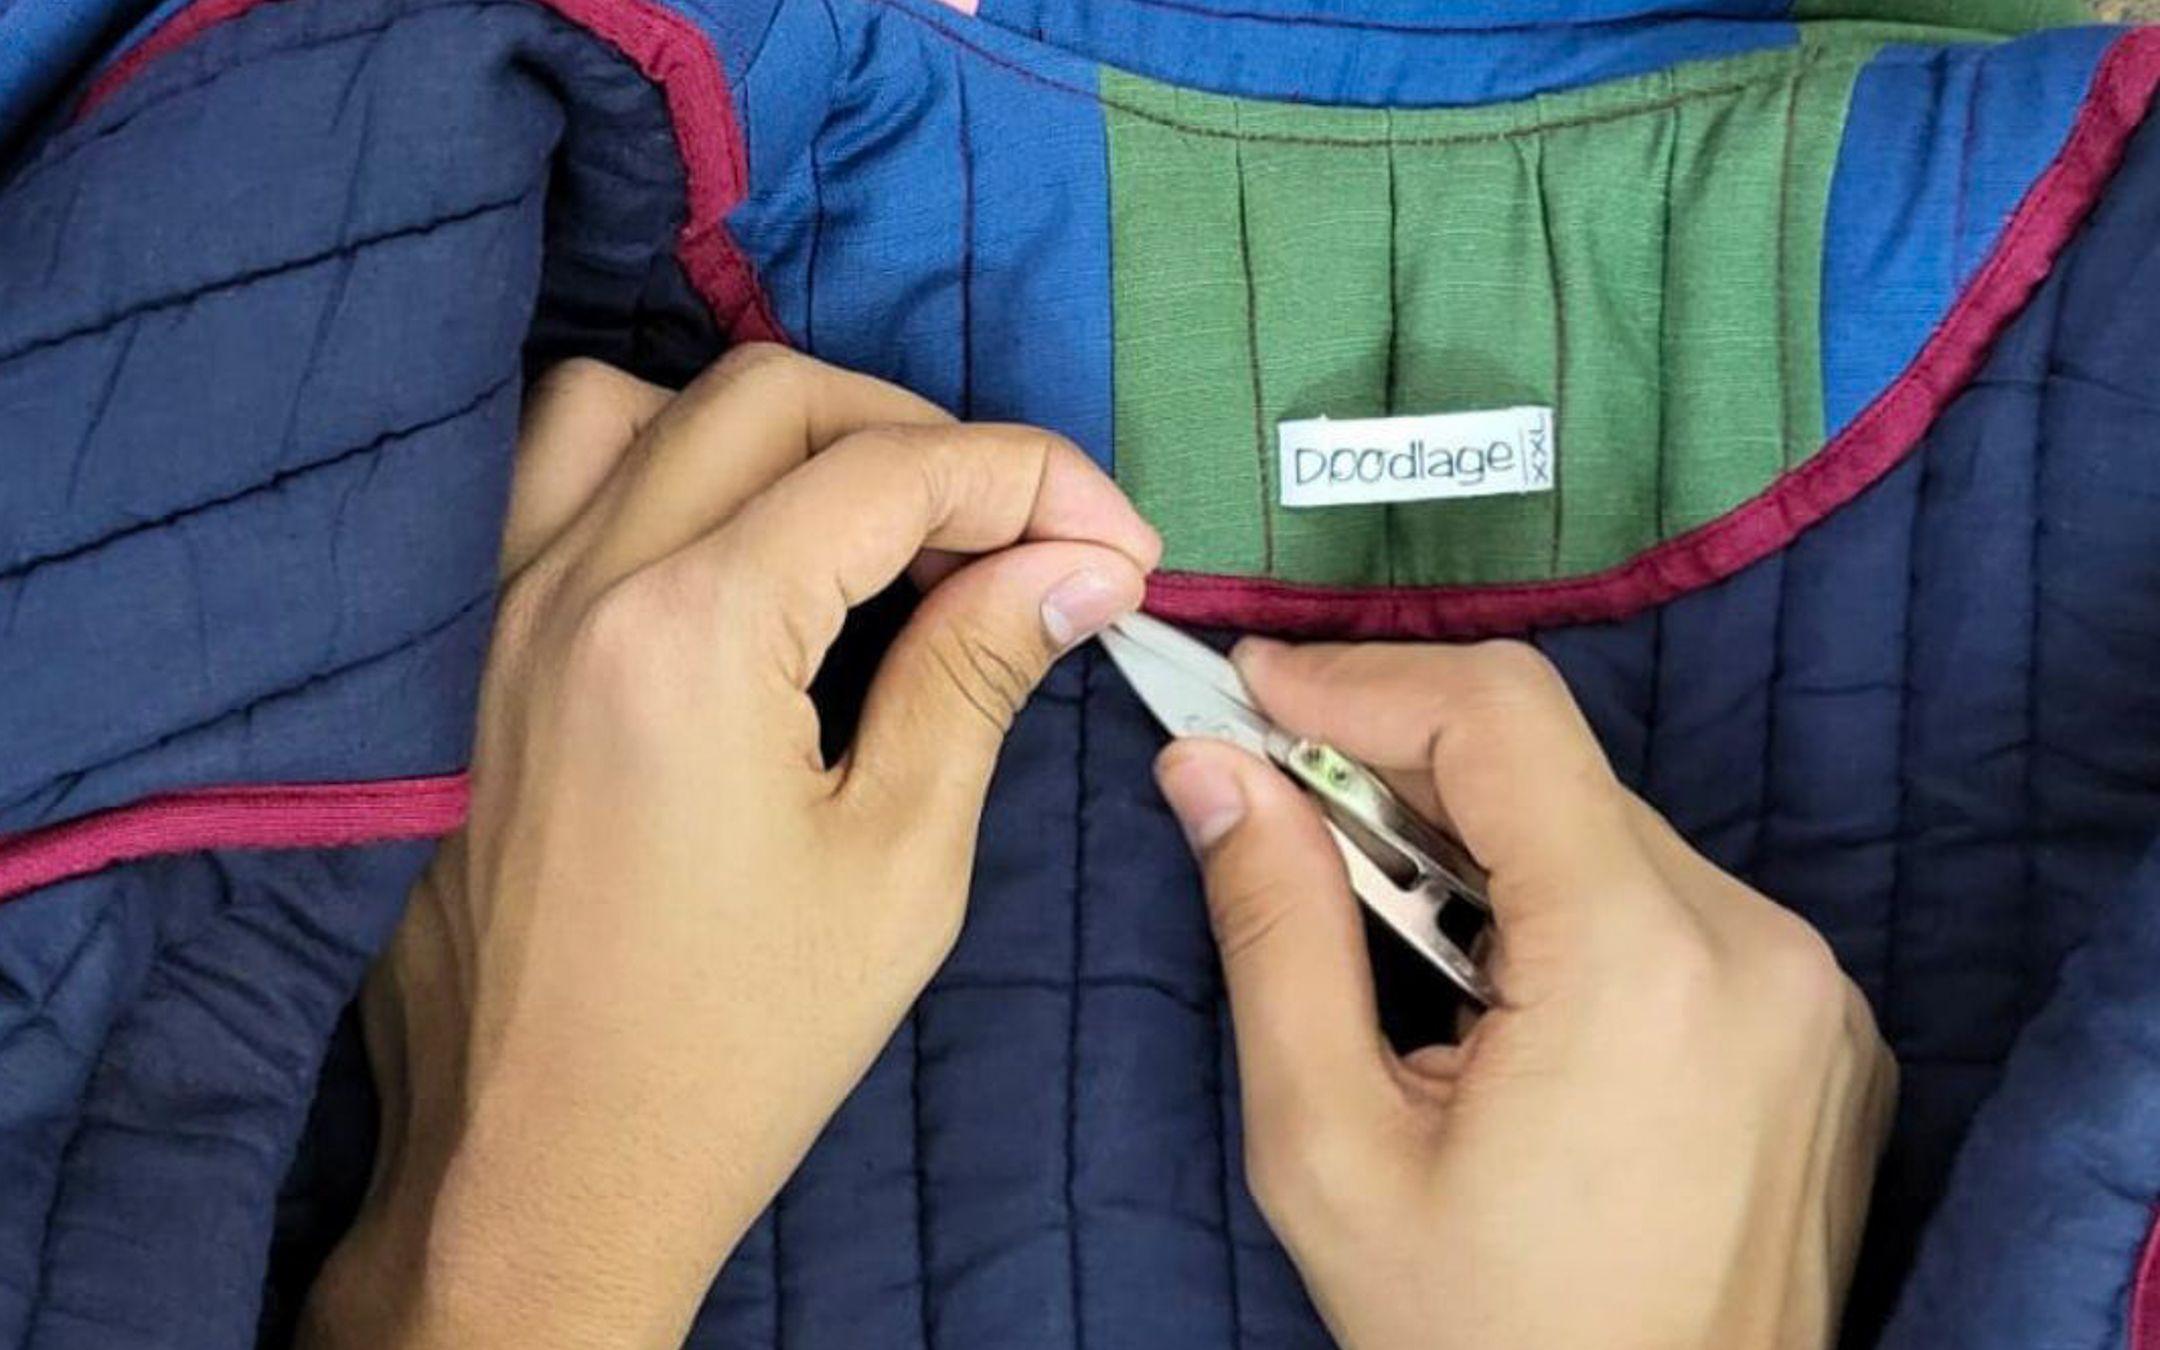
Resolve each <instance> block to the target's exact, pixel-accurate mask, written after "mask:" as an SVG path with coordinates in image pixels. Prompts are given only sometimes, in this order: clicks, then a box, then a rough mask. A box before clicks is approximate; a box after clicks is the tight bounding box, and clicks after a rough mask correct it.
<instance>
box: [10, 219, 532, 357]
mask: <svg viewBox="0 0 2160 1350" xmlns="http://www.w3.org/2000/svg"><path fill="white" fill-rule="evenodd" d="M539 187H540V185H539V184H538V183H537V182H535V183H528V184H526V185H525V186H524V187H523V188H521V189H520V190H519V191H518V192H516V193H515V194H513V195H511V196H508V197H501V198H497V199H494V200H491V201H485V202H481V203H479V204H478V205H476V206H471V207H467V208H465V209H464V210H461V211H453V212H450V213H448V214H446V215H440V216H434V217H431V218H430V219H428V220H425V221H419V222H416V223H412V224H407V225H399V226H395V227H393V228H391V229H387V230H382V231H379V232H377V233H374V234H369V235H364V236H362V237H360V238H358V239H355V240H353V241H351V242H349V243H342V244H336V245H333V246H332V247H330V248H326V249H322V250H319V251H317V252H314V253H309V254H304V255H302V256H300V257H297V258H288V259H285V260H284V261H282V262H278V263H273V264H266V265H264V266H262V267H255V268H250V269H248V270H247V271H245V272H240V273H237V274H235V275H232V276H229V277H222V278H220V279H218V280H216V281H211V282H205V283H203V284H202V285H200V286H194V287H190V288H189V289H187V290H185V291H179V292H175V293H172V294H168V295H162V296H158V297H156V298H154V299H150V300H145V301H142V302H140V303H137V304H134V305H130V306H129V307H128V308H126V309H124V310H122V311H120V312H119V313H118V314H114V315H110V316H107V317H105V318H102V319H99V320H97V321H95V322H93V323H89V324H85V325H83V326H81V327H78V328H72V329H68V330H66V331H63V332H59V333H50V334H47V335H45V336H43V337H37V338H32V339H31V340H30V341H28V342H25V343H22V344H20V345H18V346H16V347H13V348H11V349H9V350H7V351H0V362H8V361H13V360H16V359H18V358H20V357H24V356H28V355H30V354H32V353H33V352H40V351H45V350H48V349H50V348H53V347H58V346H63V345H65V344H67V343H70V342H76V341H80V340H81V339H83V338H86V337H94V336H96V335H98V334H100V333H107V332H110V331H112V330H113V329H114V328H116V327H118V326H119V325H120V324H122V323H125V322H127V321H129V320H131V319H139V318H142V317H143V316H144V315H146V314H154V313H158V312H160V311H163V310H168V309H177V308H179V307H180V306H182V305H188V304H192V303H194V302H195V301H198V300H201V299H203V298H204V297H205V296H211V295H217V294H219V293H221V292H224V291H230V290H237V289H239V288H241V287H243V286H249V285H253V284H254V283H256V282H259V281H264V280H267V279H269V278H271V277H274V276H279V275H281V274H283V273H286V272H293V271H297V270H299V269H301V268H303V267H310V266H313V265H315V264H318V263H324V262H329V261H331V260H333V259H336V258H340V257H343V256H345V255H347V254H350V253H353V252H356V251H358V250H361V249H367V248H374V247H376V246H378V245H381V244H386V243H390V242H392V241H395V240H398V239H409V238H415V237H418V236H421V235H427V234H432V233H434V232H435V231H437V230H441V229H447V228H449V227H452V226H456V225H463V224H468V223H470V222H472V221H475V220H479V219H483V218H485V217H487V216H490V215H496V214H500V213H501V212H504V211H508V210H511V209H513V208H515V207H517V206H520V205H522V204H523V203H525V202H527V201H530V200H531V199H532V197H533V195H534V194H535V193H536V192H537V191H538V190H539Z"/></svg>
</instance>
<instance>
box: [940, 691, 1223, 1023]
mask: <svg viewBox="0 0 2160 1350" xmlns="http://www.w3.org/2000/svg"><path fill="white" fill-rule="evenodd" d="M1069 702H1070V701H1069V700H1068V703H1069ZM1076 983H1077V985H1078V987H1080V988H1082V989H1124V990H1132V991H1139V992H1144V993H1150V994H1159V995H1161V996H1162V997H1163V998H1164V999H1166V1000H1168V1001H1169V1002H1171V1003H1175V1004H1177V1005H1178V1006H1179V1007H1181V1008H1183V1009H1185V1010H1186V1011H1188V1012H1192V1013H1197V1014H1199V1015H1201V1016H1206V1015H1208V1014H1209V1013H1211V1012H1212V1011H1213V1005H1212V1004H1210V1003H1209V1002H1208V1000H1207V998H1206V996H1205V995H1200V994H1194V993H1190V992H1188V991H1186V990H1182V989H1179V988H1178V987H1177V986H1176V985H1174V984H1172V983H1170V982H1169V981H1168V980H1164V979H1158V978H1157V977H1155V976H1153V975H1135V974H1100V975H1086V976H1082V977H1081V978H1080V979H1079V980H1078V981H1076ZM1073 987H1074V985H1073V984H1071V983H1067V982H1065V981H1062V980H1052V979H1046V978H1042V977H1038V976H1031V975H973V976H970V975H961V976H957V977H955V978H952V979H943V978H941V979H939V980H938V983H937V988H938V992H939V993H941V994H953V993H970V994H988V993H1002V992H1011V991H1024V992H1032V991H1040V992H1042V993H1046V994H1059V995H1063V994H1065V993H1067V992H1068V991H1070V990H1071V989H1072V988H1073Z"/></svg>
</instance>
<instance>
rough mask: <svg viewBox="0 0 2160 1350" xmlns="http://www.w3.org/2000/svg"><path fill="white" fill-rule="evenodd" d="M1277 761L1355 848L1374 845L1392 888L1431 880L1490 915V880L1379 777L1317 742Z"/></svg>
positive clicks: (1295, 746)
mask: <svg viewBox="0 0 2160 1350" xmlns="http://www.w3.org/2000/svg"><path fill="white" fill-rule="evenodd" d="M1282 760H1283V767H1284V768H1285V769H1287V770H1288V771H1289V772H1290V775H1291V777H1293V778H1295V779H1297V780H1298V782H1299V783H1301V784H1303V785H1304V787H1305V789H1306V791H1308V792H1310V793H1312V794H1313V795H1314V796H1315V797H1317V798H1319V799H1320V803H1321V806H1322V807H1323V808H1324V809H1325V810H1326V812H1327V815H1328V818H1329V819H1330V820H1333V821H1334V822H1335V823H1336V824H1337V825H1340V826H1341V827H1342V828H1343V829H1344V831H1346V832H1347V833H1348V834H1349V835H1350V836H1351V837H1352V838H1353V839H1355V840H1357V842H1358V843H1359V844H1360V845H1370V844H1377V845H1379V846H1380V851H1378V852H1375V851H1374V850H1373V849H1371V848H1369V847H1368V848H1367V852H1368V853H1370V854H1373V862H1374V863H1375V864H1376V865H1378V866H1379V868H1380V869H1381V870H1382V871H1383V872H1386V873H1387V874H1388V876H1389V878H1390V879H1391V880H1393V881H1394V882H1395V883H1396V884H1397V885H1400V886H1402V887H1404V888H1406V889H1409V888H1414V887H1416V886H1417V885H1418V884H1419V883H1421V882H1425V883H1434V882H1437V883H1439V884H1440V885H1442V886H1444V887H1446V888H1447V891H1448V893H1449V894H1450V895H1453V896H1456V897H1459V898H1461V899H1464V900H1468V901H1470V902H1471V903H1472V904H1474V905H1476V906H1477V907H1478V908H1479V909H1482V910H1484V911H1486V912H1487V913H1491V912H1492V901H1491V899H1490V898H1489V897H1488V888H1489V887H1490V885H1491V879H1490V878H1489V877H1488V876H1487V875H1486V872H1485V869H1484V868H1482V867H1480V866H1478V862H1477V859H1475V858H1473V857H1471V856H1470V850H1468V849H1467V848H1464V847H1463V846H1462V844H1461V843H1460V842H1458V841H1457V840H1456V839H1455V838H1454V837H1453V836H1452V835H1450V834H1448V833H1447V832H1446V831H1445V830H1443V829H1441V828H1440V827H1438V826H1437V825H1434V824H1432V823H1431V822H1430V821H1428V820H1426V819H1425V818H1424V817H1423V816H1421V815H1419V814H1418V813H1417V812H1415V811H1413V810H1411V809H1410V804H1409V803H1408V802H1405V801H1404V800H1403V799H1402V798H1401V797H1399V796H1397V795H1396V794H1395V790H1394V789H1393V788H1391V787H1389V786H1388V785H1387V783H1386V782H1385V781H1383V780H1382V779H1381V777H1380V775H1378V774H1376V773H1374V772H1373V771H1372V770H1371V769H1368V768H1366V767H1365V766H1364V765H1363V764H1360V763H1358V762H1357V761H1356V760H1354V759H1352V758H1350V757H1349V756H1348V755H1346V754H1344V753H1342V752H1341V751H1340V750H1337V749H1336V748H1335V747H1333V746H1331V745H1327V744H1325V743H1323V742H1320V741H1309V740H1301V741H1292V742H1291V743H1290V744H1289V745H1288V746H1286V747H1284V749H1283V753H1282ZM1387 854H1393V855H1394V856H1393V857H1392V858H1391V857H1388V856H1386V855H1387Z"/></svg>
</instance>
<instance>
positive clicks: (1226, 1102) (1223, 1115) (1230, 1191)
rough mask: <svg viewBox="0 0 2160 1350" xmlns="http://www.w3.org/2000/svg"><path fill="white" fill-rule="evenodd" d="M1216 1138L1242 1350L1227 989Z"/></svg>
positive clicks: (1220, 1006)
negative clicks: (1231, 1154)
mask: <svg viewBox="0 0 2160 1350" xmlns="http://www.w3.org/2000/svg"><path fill="white" fill-rule="evenodd" d="M1212 1020H1213V1021H1214V1023H1215V1139H1216V1143H1217V1149H1216V1153H1217V1156H1218V1160H1219V1162H1220V1164H1221V1166H1222V1235H1223V1256H1224V1259H1225V1261H1226V1263H1227V1266H1228V1274H1229V1290H1230V1350H1243V1346H1244V1344H1245V1305H1244V1299H1243V1297H1242V1296H1241V1294H1240V1293H1239V1289H1238V1243H1237V1233H1236V1219H1235V1218H1234V1217H1233V1216H1234V1215H1235V1214H1236V1213H1237V1196H1236V1194H1235V1191H1234V1188H1233V1182H1232V1174H1231V1170H1230V1069H1229V1064H1230V1054H1231V1046H1232V1044H1233V1041H1232V1037H1231V1034H1230V1028H1229V1021H1230V1002H1229V995H1228V991H1227V990H1218V991H1217V994H1216V1000H1215V1016H1214V1018H1213V1019H1212Z"/></svg>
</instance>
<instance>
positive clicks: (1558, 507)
mask: <svg viewBox="0 0 2160 1350" xmlns="http://www.w3.org/2000/svg"><path fill="white" fill-rule="evenodd" d="M1519 149H1520V150H1527V151H1531V152H1533V153H1535V154H1536V156H1537V163H1536V164H1535V165H1533V166H1532V167H1531V170H1530V182H1531V186H1532V187H1534V188H1535V189H1536V190H1537V200H1538V233H1540V234H1541V235H1543V236H1544V238H1543V240H1542V241H1541V242H1542V243H1543V244H1544V251H1545V275H1546V277H1547V278H1548V279H1549V280H1550V281H1551V283H1552V329H1553V331H1552V340H1553V410H1554V417H1555V428H1554V434H1555V435H1558V434H1559V432H1558V419H1559V418H1561V417H1565V416H1566V415H1567V366H1568V326H1567V301H1566V299H1565V296H1566V293H1567V292H1566V287H1564V286H1562V285H1561V284H1560V239H1559V235H1558V234H1557V233H1555V232H1554V230H1553V221H1552V193H1551V192H1549V191H1547V190H1546V187H1545V147H1544V144H1543V143H1542V142H1538V141H1532V142H1529V143H1528V144H1527V145H1525V146H1522V147H1520V148H1519ZM1562 459H1563V456H1561V455H1557V454H1556V455H1554V456H1553V457H1552V476H1553V483H1552V551H1551V552H1550V553H1549V554H1547V555H1546V562H1545V571H1546V575H1548V576H1558V575H1560V546H1561V541H1562V540H1563V539H1564V538H1565V534H1564V533H1563V530H1562V526H1563V524H1564V523H1565V521H1566V510H1567V466H1566V465H1565V464H1563V463H1562V462H1561V460H1562Z"/></svg>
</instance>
